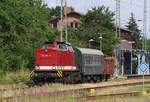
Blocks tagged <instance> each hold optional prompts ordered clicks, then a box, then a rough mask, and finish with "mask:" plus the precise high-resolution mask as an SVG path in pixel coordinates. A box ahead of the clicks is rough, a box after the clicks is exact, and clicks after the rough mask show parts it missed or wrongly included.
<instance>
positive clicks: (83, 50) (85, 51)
mask: <svg viewBox="0 0 150 102" xmlns="http://www.w3.org/2000/svg"><path fill="white" fill-rule="evenodd" d="M77 49H79V50H80V51H81V53H82V54H94V55H102V56H104V54H103V52H102V51H100V50H96V49H89V48H77Z"/></svg>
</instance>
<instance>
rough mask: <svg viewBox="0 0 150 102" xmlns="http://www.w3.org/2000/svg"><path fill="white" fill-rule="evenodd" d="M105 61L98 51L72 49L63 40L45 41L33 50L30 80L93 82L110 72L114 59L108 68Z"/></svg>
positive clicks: (36, 81)
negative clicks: (34, 56) (34, 57)
mask: <svg viewBox="0 0 150 102" xmlns="http://www.w3.org/2000/svg"><path fill="white" fill-rule="evenodd" d="M108 60H109V59H107V60H106V59H105V58H104V54H103V53H102V52H101V51H100V50H96V49H89V48H73V47H72V46H71V44H69V43H65V42H45V43H44V46H43V48H39V49H37V50H36V60H35V69H34V70H33V73H32V75H31V79H32V80H33V81H34V82H35V83H39V82H41V83H44V82H64V83H82V82H97V81H98V80H103V79H104V78H106V79H108V77H109V76H110V75H111V74H113V71H114V60H112V59H111V61H109V62H112V63H113V64H112V66H110V67H109V66H108V65H107V63H106V61H107V62H108ZM105 66H106V67H105ZM106 68H107V69H106Z"/></svg>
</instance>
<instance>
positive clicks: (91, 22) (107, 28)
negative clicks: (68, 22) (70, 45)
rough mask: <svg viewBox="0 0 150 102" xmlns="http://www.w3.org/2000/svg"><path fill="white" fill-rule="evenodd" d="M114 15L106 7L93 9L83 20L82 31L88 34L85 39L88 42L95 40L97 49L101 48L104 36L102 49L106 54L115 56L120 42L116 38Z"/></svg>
mask: <svg viewBox="0 0 150 102" xmlns="http://www.w3.org/2000/svg"><path fill="white" fill-rule="evenodd" d="M113 18H114V13H113V12H111V11H110V10H109V8H106V7H104V6H101V7H98V8H96V7H95V8H92V10H89V11H88V12H87V13H86V14H85V15H84V16H83V17H82V18H81V22H82V25H81V29H82V30H83V31H84V32H86V35H85V36H84V37H83V38H84V41H86V42H87V46H88V41H89V39H91V38H93V39H94V41H95V47H96V48H100V47H99V46H100V39H99V37H100V36H102V45H103V47H102V49H103V52H104V54H106V55H113V50H114V47H115V45H116V44H117V43H118V42H119V40H118V39H117V38H116V36H115V24H114V19H113Z"/></svg>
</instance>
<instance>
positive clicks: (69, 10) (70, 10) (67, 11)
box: [64, 7, 74, 14]
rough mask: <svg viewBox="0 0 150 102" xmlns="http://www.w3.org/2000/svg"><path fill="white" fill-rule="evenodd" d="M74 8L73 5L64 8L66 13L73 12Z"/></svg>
mask: <svg viewBox="0 0 150 102" xmlns="http://www.w3.org/2000/svg"><path fill="white" fill-rule="evenodd" d="M73 11H74V10H73V8H72V7H65V8H64V13H66V14H68V13H70V12H73Z"/></svg>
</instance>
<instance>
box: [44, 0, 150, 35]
mask: <svg viewBox="0 0 150 102" xmlns="http://www.w3.org/2000/svg"><path fill="white" fill-rule="evenodd" d="M44 1H45V3H47V4H48V6H49V7H55V6H56V5H60V0H44ZM120 1H121V4H120V6H121V26H122V27H123V26H124V25H126V24H127V22H128V19H129V17H130V14H131V12H133V13H134V15H135V18H136V19H137V20H143V15H144V14H143V11H144V10H143V8H144V0H120ZM147 2H148V3H147V18H148V19H147V36H148V38H150V6H149V5H150V1H149V0H147ZM67 5H68V6H72V7H73V8H75V11H77V12H80V13H83V14H85V13H86V12H87V11H88V10H89V9H91V8H92V7H95V6H101V5H105V6H106V7H109V8H110V10H111V11H115V9H116V0H67ZM137 23H138V26H139V29H141V30H142V29H143V21H138V22H137Z"/></svg>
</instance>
